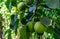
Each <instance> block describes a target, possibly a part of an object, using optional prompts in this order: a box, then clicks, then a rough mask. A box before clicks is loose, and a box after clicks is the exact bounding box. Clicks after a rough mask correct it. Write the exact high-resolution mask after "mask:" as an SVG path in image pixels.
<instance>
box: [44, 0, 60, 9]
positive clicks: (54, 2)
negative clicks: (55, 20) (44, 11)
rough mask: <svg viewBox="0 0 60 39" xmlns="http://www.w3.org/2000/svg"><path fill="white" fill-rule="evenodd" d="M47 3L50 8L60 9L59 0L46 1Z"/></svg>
mask: <svg viewBox="0 0 60 39" xmlns="http://www.w3.org/2000/svg"><path fill="white" fill-rule="evenodd" d="M45 1H46V4H47V6H48V7H50V8H53V9H55V8H59V7H60V4H59V3H60V2H59V0H45Z"/></svg>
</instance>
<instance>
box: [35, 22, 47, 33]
mask: <svg viewBox="0 0 60 39" xmlns="http://www.w3.org/2000/svg"><path fill="white" fill-rule="evenodd" d="M34 30H35V32H37V33H39V34H42V33H44V31H46V30H47V28H46V27H45V26H44V25H42V24H41V23H40V22H36V23H35V25H34Z"/></svg>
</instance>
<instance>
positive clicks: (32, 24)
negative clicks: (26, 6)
mask: <svg viewBox="0 0 60 39" xmlns="http://www.w3.org/2000/svg"><path fill="white" fill-rule="evenodd" d="M27 27H28V29H29V31H31V32H33V31H34V23H33V22H32V21H30V22H28V23H27Z"/></svg>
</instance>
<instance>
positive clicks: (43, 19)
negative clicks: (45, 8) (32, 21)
mask: <svg viewBox="0 0 60 39" xmlns="http://www.w3.org/2000/svg"><path fill="white" fill-rule="evenodd" d="M40 21H41V23H42V24H44V25H45V26H47V27H48V26H49V25H50V22H51V20H50V19H49V18H48V17H45V16H44V17H42V18H41V20H40Z"/></svg>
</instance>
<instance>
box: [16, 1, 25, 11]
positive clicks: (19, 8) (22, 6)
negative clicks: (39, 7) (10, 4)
mask: <svg viewBox="0 0 60 39" xmlns="http://www.w3.org/2000/svg"><path fill="white" fill-rule="evenodd" d="M17 9H18V10H19V11H23V10H25V9H26V5H25V3H24V2H20V3H19V4H18V5H17Z"/></svg>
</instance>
